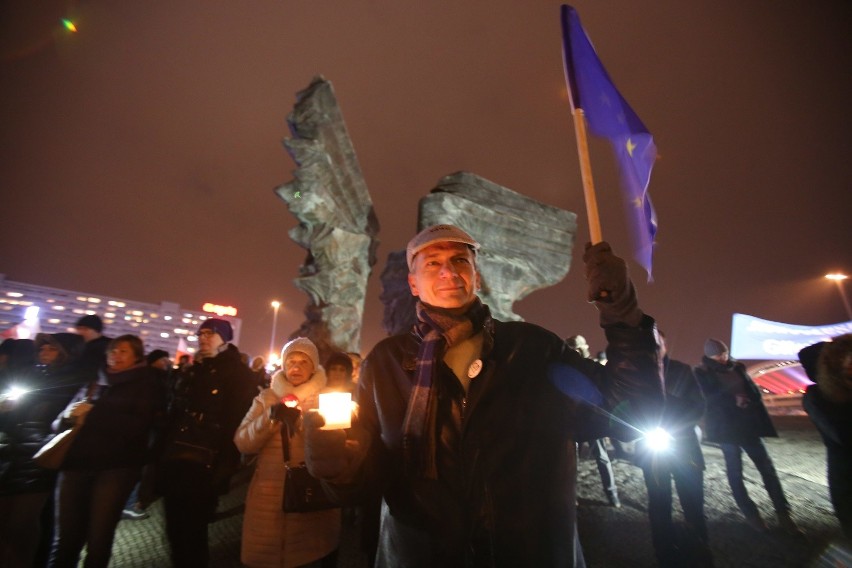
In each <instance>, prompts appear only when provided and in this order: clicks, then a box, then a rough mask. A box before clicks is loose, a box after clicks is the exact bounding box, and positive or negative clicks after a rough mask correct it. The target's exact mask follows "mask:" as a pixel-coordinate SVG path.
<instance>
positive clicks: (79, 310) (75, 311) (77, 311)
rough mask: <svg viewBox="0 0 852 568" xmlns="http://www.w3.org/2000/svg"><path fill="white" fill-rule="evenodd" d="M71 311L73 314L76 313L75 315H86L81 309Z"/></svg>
mask: <svg viewBox="0 0 852 568" xmlns="http://www.w3.org/2000/svg"><path fill="white" fill-rule="evenodd" d="M71 311H72V312H74V313H75V314H83V313H85V312H84V311H83V310H81V309H80V308H74V309H73V310H71Z"/></svg>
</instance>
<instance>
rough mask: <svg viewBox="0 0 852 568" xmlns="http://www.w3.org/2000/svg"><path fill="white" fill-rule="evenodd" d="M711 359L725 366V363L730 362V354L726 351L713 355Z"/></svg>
mask: <svg viewBox="0 0 852 568" xmlns="http://www.w3.org/2000/svg"><path fill="white" fill-rule="evenodd" d="M710 358H711V359H713V360H714V361H716V362H717V363H721V364H722V365H724V364H725V363H727V362H728V352H727V351H725V352H724V353H719V354H718V355H713V356H712V357H710Z"/></svg>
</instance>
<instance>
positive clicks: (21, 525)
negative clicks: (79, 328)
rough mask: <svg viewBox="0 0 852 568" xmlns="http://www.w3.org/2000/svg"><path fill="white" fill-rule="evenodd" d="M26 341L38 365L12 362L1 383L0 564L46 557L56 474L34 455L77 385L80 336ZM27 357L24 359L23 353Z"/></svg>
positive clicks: (42, 336) (57, 335) (45, 335)
mask: <svg viewBox="0 0 852 568" xmlns="http://www.w3.org/2000/svg"><path fill="white" fill-rule="evenodd" d="M20 342H23V346H26V343H27V342H29V343H30V344H31V345H32V348H34V349H35V350H37V351H36V352H37V353H38V361H39V363H38V366H31V367H30V368H26V367H22V366H19V365H17V364H15V363H14V362H13V364H12V368H13V369H15V372H14V373H10V375H9V377H8V381H7V383H6V384H5V386H4V387H3V391H2V393H3V394H2V395H0V396H2V398H3V400H2V402H0V416H2V423H3V427H2V429H0V566H31V565H34V564H36V563H35V562H34V558H35V557H36V554H37V551H39V550H41V555H42V556H43V559H42V562H39V563H37V564H38V565H44V562H43V560H44V559H46V557H47V550H48V548H49V543H50V539H51V537H52V534H53V527H52V519H53V515H52V514H51V511H50V509H51V507H50V504H51V503H52V502H53V500H52V498H51V496H52V493H53V488H54V486H55V483H56V472H54V471H50V470H45V469H42V468H40V467H39V466H37V465H36V464H35V462H33V460H32V457H33V455H34V454H35V453H36V452H37V451H38V449H39V448H41V446H43V445H44V444H45V443H46V442H48V441H49V440H50V438H51V437H52V436H53V430H52V428H51V422H52V421H53V419H54V418H56V415H57V414H59V413H60V412H61V411H62V409H63V408H65V405H67V404H68V401H70V400H71V398H72V397H73V396H74V393H75V392H77V390H78V389H79V388H80V384H81V379H80V376H79V368H78V363H79V360H80V354H81V353H82V349H83V339H82V338H81V337H80V336H78V335H76V334H73V333H54V334H48V333H40V334H38V335H37V336H36V339H35V341H34V342H32V341H30V340H24V339H18V340H16V343H20ZM27 358H28V357H27Z"/></svg>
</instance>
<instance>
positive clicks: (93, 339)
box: [75, 315, 110, 380]
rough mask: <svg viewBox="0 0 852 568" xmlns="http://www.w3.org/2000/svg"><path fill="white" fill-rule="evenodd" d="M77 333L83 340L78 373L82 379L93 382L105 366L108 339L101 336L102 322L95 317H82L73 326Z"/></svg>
mask: <svg viewBox="0 0 852 568" xmlns="http://www.w3.org/2000/svg"><path fill="white" fill-rule="evenodd" d="M75 329H76V330H77V333H78V334H79V335H80V336H81V337H82V338H83V339H84V340H85V342H86V345H85V347H84V348H83V355H82V357H81V358H80V371H81V373H82V374H83V375H85V377H84V378H86V379H88V380H94V379H96V378H97V376H98V372H99V371H100V370H101V369H102V368H103V367H104V365H106V351H107V346H108V345H109V342H110V338H109V337H106V336H105V335H103V331H104V322H103V320H102V319H101V318H99V317H98V316H96V315H87V316H83V317H81V318H80V319H78V320H77V323H76V325H75Z"/></svg>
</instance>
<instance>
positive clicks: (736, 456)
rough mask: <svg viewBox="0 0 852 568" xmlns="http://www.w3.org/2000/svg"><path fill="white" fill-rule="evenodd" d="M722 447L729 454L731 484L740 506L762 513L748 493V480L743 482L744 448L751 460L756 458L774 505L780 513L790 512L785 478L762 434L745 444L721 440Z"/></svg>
mask: <svg viewBox="0 0 852 568" xmlns="http://www.w3.org/2000/svg"><path fill="white" fill-rule="evenodd" d="M719 447H721V448H722V453H723V454H724V455H725V469H726V470H727V473H728V484H729V485H730V486H731V493H732V494H733V496H734V501H736V503H737V507H739V508H740V511H742V512H743V515H745V516H746V517H755V516H758V515H759V512H758V509H757V505H755V504H754V501H752V500H751V498H750V497H749V496H748V491H746V487H745V483H744V482H743V454H742V452H743V450H744V451H745V453H746V454H748V457H749V458H751V461H752V462H754V467H756V468H757V471H758V472H760V476H761V477H762V478H763V486H764V487H765V488H766V492H767V493H769V498H770V499H771V500H772V505H773V507H775V511H776V512H777V513H778V514H789V512H790V504H789V503H787V498H786V497H785V496H784V490H783V489H782V488H781V482H780V481H779V480H778V474H777V473H776V471H775V466H774V465H773V464H772V458H770V457H769V453H767V451H766V446H764V445H763V440H762V439H760V438H758V439H757V440H755V441H753V442H748V443H744V444H719Z"/></svg>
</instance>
